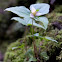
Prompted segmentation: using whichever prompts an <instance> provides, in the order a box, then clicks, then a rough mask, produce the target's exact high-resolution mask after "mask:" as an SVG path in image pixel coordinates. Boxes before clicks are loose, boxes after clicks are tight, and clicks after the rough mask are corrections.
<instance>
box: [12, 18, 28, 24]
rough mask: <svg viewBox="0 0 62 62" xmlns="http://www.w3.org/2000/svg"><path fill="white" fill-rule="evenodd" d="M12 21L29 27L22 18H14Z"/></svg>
mask: <svg viewBox="0 0 62 62" xmlns="http://www.w3.org/2000/svg"><path fill="white" fill-rule="evenodd" d="M11 20H16V21H18V22H19V23H21V24H23V25H27V24H26V22H25V21H24V20H23V19H22V18H20V17H13V18H12V19H11Z"/></svg>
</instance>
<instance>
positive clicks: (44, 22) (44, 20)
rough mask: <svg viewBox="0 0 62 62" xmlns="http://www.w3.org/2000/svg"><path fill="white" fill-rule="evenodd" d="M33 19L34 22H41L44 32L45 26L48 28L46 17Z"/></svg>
mask: <svg viewBox="0 0 62 62" xmlns="http://www.w3.org/2000/svg"><path fill="white" fill-rule="evenodd" d="M34 19H35V20H36V21H40V22H42V23H43V25H44V28H45V30H46V29H47V26H48V23H49V21H48V19H47V18H46V17H36V18H34Z"/></svg>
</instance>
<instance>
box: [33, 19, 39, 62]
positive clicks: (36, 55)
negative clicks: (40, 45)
mask: <svg viewBox="0 0 62 62" xmlns="http://www.w3.org/2000/svg"><path fill="white" fill-rule="evenodd" d="M33 31H34V29H33V19H32V35H33ZM32 40H33V46H34V54H35V57H36V59H37V58H38V51H37V47H36V43H35V41H34V37H32ZM37 62H39V61H38V60H37Z"/></svg>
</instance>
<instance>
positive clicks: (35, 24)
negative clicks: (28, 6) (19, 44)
mask: <svg viewBox="0 0 62 62" xmlns="http://www.w3.org/2000/svg"><path fill="white" fill-rule="evenodd" d="M12 20H16V21H18V22H20V23H21V24H23V25H26V26H29V25H32V19H31V18H30V17H27V18H24V19H22V18H20V17H13V18H12ZM33 26H37V27H40V28H43V29H45V28H44V27H43V26H42V25H40V24H37V23H36V22H35V21H34V20H33Z"/></svg>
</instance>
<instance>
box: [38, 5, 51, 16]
mask: <svg viewBox="0 0 62 62" xmlns="http://www.w3.org/2000/svg"><path fill="white" fill-rule="evenodd" d="M49 8H50V6H49V5H48V4H45V5H44V6H43V7H42V8H41V9H40V10H39V11H38V12H40V13H42V15H44V14H47V13H49Z"/></svg>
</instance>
